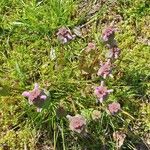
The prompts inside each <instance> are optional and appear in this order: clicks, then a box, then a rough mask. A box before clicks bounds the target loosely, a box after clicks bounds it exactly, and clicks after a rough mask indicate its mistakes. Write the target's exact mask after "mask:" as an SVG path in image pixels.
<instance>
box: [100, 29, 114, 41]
mask: <svg viewBox="0 0 150 150" xmlns="http://www.w3.org/2000/svg"><path fill="white" fill-rule="evenodd" d="M114 36H115V30H114V29H113V28H112V27H108V28H106V29H105V30H104V31H103V33H102V39H103V40H104V41H105V42H107V41H110V40H111V39H114Z"/></svg>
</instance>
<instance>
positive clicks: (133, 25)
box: [0, 0, 150, 150]
mask: <svg viewBox="0 0 150 150" xmlns="http://www.w3.org/2000/svg"><path fill="white" fill-rule="evenodd" d="M81 4H82V3H81V1H80V0H75V1H74V0H41V1H39V0H37V1H36V0H21V1H20V0H1V1H0V150H3V149H6V148H7V149H11V150H26V149H31V150H46V149H47V147H48V149H54V150H55V149H57V150H81V149H83V148H85V147H84V146H85V145H87V144H88V143H89V145H88V149H92V150H97V149H100V148H102V147H103V146H104V145H105V146H107V149H108V150H115V142H114V141H113V139H112V132H113V131H117V130H122V131H123V132H125V133H126V135H127V137H126V140H125V142H124V145H123V147H122V149H126V150H128V149H131V150H132V149H134V148H135V146H136V143H139V142H140V141H141V138H144V136H145V135H146V134H147V133H149V132H150V107H149V99H150V97H149V95H150V90H149V89H150V71H149V70H150V59H149V58H150V49H149V45H148V44H147V43H146V42H144V39H147V40H148V38H149V37H150V32H149V27H148V24H149V20H150V17H149V15H148V14H149V11H150V9H149V7H148V5H149V4H148V1H146V0H136V1H130V0H127V1H125V0H118V1H116V3H115V4H113V3H112V1H108V2H105V3H103V4H101V7H100V10H99V11H98V12H95V14H92V16H88V12H89V10H91V9H92V6H93V5H94V1H91V2H89V3H88V4H86V5H85V6H84V7H83V8H79V7H78V6H79V5H81ZM117 15H118V16H119V17H120V18H121V19H120V20H118V19H117V17H118V16H117ZM112 21H114V22H115V27H116V28H117V29H118V31H117V32H116V39H117V42H118V45H119V47H120V48H121V56H120V58H119V60H117V61H116V62H115V63H114V69H113V75H114V79H108V80H107V81H106V85H107V86H108V87H109V89H111V88H112V89H114V92H113V94H111V95H110V96H109V98H108V100H107V101H105V103H104V105H103V106H98V105H97V104H96V103H95V97H94V95H93V88H92V87H93V86H95V85H98V84H99V81H100V79H98V78H97V77H96V72H97V69H98V67H97V65H96V64H93V61H95V59H96V61H97V60H99V59H102V60H104V58H105V53H106V51H107V48H106V47H105V46H104V44H103V43H102V41H101V39H100V36H101V31H102V29H104V28H105V26H106V25H107V24H108V25H109V24H110V23H111V22H112ZM83 24H85V29H86V30H87V31H86V33H85V31H83V37H77V38H76V39H75V40H73V41H71V42H69V43H67V44H66V45H62V44H60V42H59V41H58V40H57V37H56V32H57V30H58V29H59V28H60V27H62V26H66V27H69V28H70V29H73V28H74V27H75V26H79V25H83ZM85 29H84V30H85ZM91 41H94V42H95V43H96V46H97V48H98V51H97V52H94V53H93V54H89V55H86V54H85V53H84V52H82V50H83V49H84V48H85V47H86V46H87V43H88V42H91ZM52 48H53V49H54V50H55V52H56V59H54V60H52V59H51V55H50V53H51V49H52ZM94 67H95V68H94ZM93 68H94V69H93ZM82 69H85V70H87V71H88V73H89V76H85V75H83V74H81V70H82ZM35 82H38V83H39V84H40V86H41V87H43V88H44V89H46V90H47V91H48V92H49V95H50V96H49V102H48V104H46V106H45V108H44V109H43V110H42V112H41V113H37V112H36V110H35V107H34V106H30V105H29V104H28V102H27V101H26V100H25V99H24V98H23V97H22V95H21V94H22V92H23V91H25V90H30V89H32V88H33V84H34V83H35ZM115 100H117V101H118V102H119V103H120V104H121V106H122V109H123V110H124V111H125V112H127V113H123V112H120V113H119V114H117V116H115V117H112V116H110V115H108V114H107V112H106V108H107V104H109V103H110V102H112V101H115ZM60 106H63V108H64V109H65V113H64V114H63V115H62V116H60V115H58V111H59V109H58V108H59V107H60ZM95 109H99V110H100V111H101V113H102V115H101V119H100V120H99V121H98V122H94V121H93V120H92V119H91V112H92V110H95ZM76 113H79V114H82V115H83V116H85V118H86V119H87V122H88V125H87V129H88V132H89V133H90V134H91V135H92V138H93V139H91V140H89V139H88V141H87V139H84V138H82V137H79V136H77V135H76V134H74V133H72V132H71V131H69V127H68V120H67V119H66V115H67V114H76ZM131 116H133V118H134V119H133V118H132V117H131ZM144 140H145V139H144ZM145 141H146V140H145Z"/></svg>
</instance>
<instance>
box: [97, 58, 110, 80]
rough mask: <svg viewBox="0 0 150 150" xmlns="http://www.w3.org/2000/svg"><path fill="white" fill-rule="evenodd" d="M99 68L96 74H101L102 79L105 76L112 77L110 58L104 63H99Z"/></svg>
mask: <svg viewBox="0 0 150 150" xmlns="http://www.w3.org/2000/svg"><path fill="white" fill-rule="evenodd" d="M100 66H101V67H100V68H99V70H98V72H97V75H98V76H102V77H103V78H104V79H105V78H106V77H107V76H111V77H112V74H111V62H110V60H108V61H107V62H106V63H102V62H101V63H100Z"/></svg>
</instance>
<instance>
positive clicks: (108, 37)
mask: <svg viewBox="0 0 150 150" xmlns="http://www.w3.org/2000/svg"><path fill="white" fill-rule="evenodd" d="M102 39H103V41H104V42H105V44H107V46H108V48H110V50H109V54H108V56H107V57H106V59H107V61H106V62H105V63H102V62H101V63H100V68H99V70H98V72H97V75H98V76H101V77H103V79H106V78H107V77H108V76H111V77H113V76H112V74H111V72H112V61H113V59H117V58H118V57H119V54H120V49H119V48H118V47H117V44H116V40H115V30H114V29H113V28H112V27H109V28H107V29H105V30H104V31H103V33H102ZM111 92H113V90H112V89H110V90H108V89H107V87H106V86H104V81H101V85H100V86H97V87H96V88H95V90H94V94H95V95H96V97H97V98H98V101H99V102H100V103H102V102H103V100H104V99H106V98H107V97H108V95H109V93H111ZM120 109H121V106H120V104H119V103H118V102H113V103H111V104H109V105H108V110H109V112H110V113H111V114H113V115H114V114H115V113H117V112H118V111H119V110H120Z"/></svg>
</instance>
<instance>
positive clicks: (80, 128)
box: [67, 114, 86, 133]
mask: <svg viewBox="0 0 150 150" xmlns="http://www.w3.org/2000/svg"><path fill="white" fill-rule="evenodd" d="M67 118H68V119H69V127H70V130H72V131H75V132H77V133H81V132H84V131H85V127H86V120H85V119H84V118H83V117H82V116H81V115H78V114H77V115H75V116H70V115H67Z"/></svg>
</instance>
